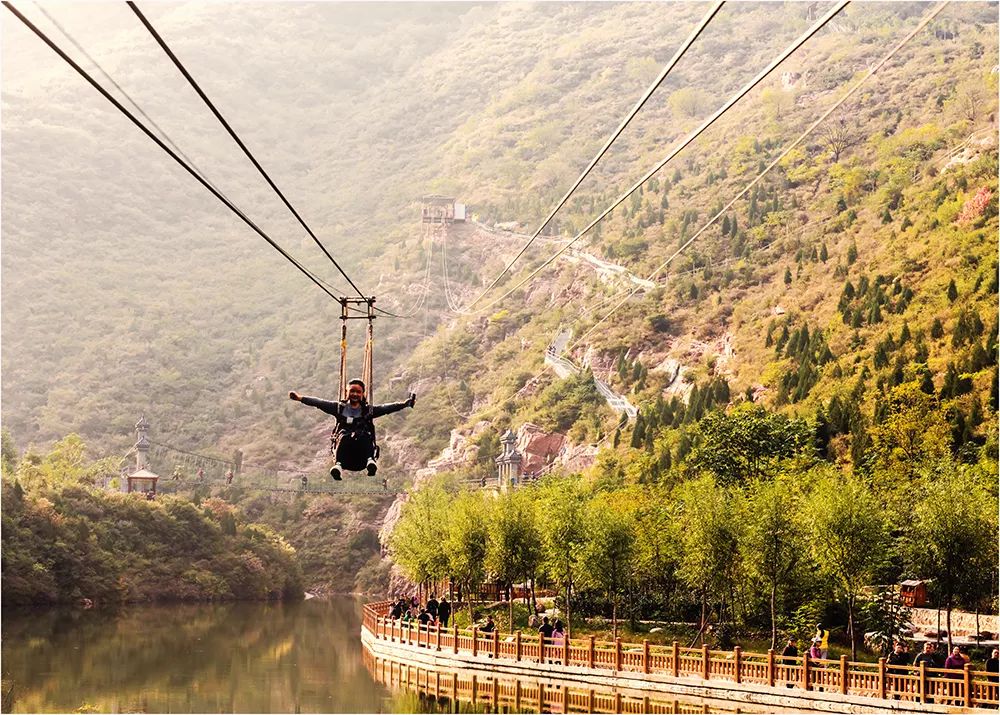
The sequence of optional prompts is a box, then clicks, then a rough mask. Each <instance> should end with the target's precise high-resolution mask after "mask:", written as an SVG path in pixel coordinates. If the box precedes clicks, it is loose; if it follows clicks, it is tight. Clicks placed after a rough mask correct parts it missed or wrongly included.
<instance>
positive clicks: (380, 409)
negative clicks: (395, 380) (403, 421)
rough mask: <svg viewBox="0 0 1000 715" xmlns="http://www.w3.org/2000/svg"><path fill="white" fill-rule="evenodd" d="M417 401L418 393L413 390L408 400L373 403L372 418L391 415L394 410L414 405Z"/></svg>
mask: <svg viewBox="0 0 1000 715" xmlns="http://www.w3.org/2000/svg"><path fill="white" fill-rule="evenodd" d="M416 402H417V394H416V393H415V392H411V393H410V397H409V399H407V400H406V402H389V403H386V404H384V405H372V419H374V418H376V417H382V416H384V415H391V414H392V413H393V412H399V411H400V410H401V409H403V408H404V407H413V405H414V404H416Z"/></svg>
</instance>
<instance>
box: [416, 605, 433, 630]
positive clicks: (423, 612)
mask: <svg viewBox="0 0 1000 715" xmlns="http://www.w3.org/2000/svg"><path fill="white" fill-rule="evenodd" d="M417 620H418V621H420V625H421V626H427V624H429V623H430V622H431V614H429V613H428V612H427V609H426V608H421V609H420V613H418V614H417Z"/></svg>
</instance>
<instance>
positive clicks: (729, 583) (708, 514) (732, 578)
mask: <svg viewBox="0 0 1000 715" xmlns="http://www.w3.org/2000/svg"><path fill="white" fill-rule="evenodd" d="M737 494H738V492H735V491H730V490H727V489H725V488H720V487H719V486H718V485H717V484H716V482H715V480H714V479H713V478H712V477H711V476H710V475H704V476H701V477H698V478H696V479H692V480H689V481H686V482H683V483H682V484H681V485H679V486H678V488H677V490H676V491H675V493H674V496H675V499H676V501H677V508H678V514H677V516H676V519H677V522H678V534H679V537H680V539H679V540H680V552H681V557H680V568H679V569H678V575H679V576H680V579H681V581H682V582H683V583H684V584H685V585H687V586H688V588H690V589H691V590H692V591H693V592H694V593H695V594H696V596H697V598H698V601H699V602H700V604H701V617H700V622H699V626H700V627H699V636H700V637H701V638H702V641H703V642H704V633H705V628H706V627H707V626H708V618H709V606H710V600H711V597H712V595H713V594H714V595H715V596H716V605H717V606H718V613H719V622H720V623H724V622H725V621H726V615H727V609H726V605H727V602H728V603H729V604H731V603H732V602H733V600H734V598H733V593H734V589H735V584H736V583H737V581H738V580H739V575H740V569H741V560H740V558H739V556H740V554H739V544H740V533H739V530H740V528H741V526H742V524H743V521H742V519H741V516H742V515H741V514H740V513H739V509H738V507H737V504H736V497H737Z"/></svg>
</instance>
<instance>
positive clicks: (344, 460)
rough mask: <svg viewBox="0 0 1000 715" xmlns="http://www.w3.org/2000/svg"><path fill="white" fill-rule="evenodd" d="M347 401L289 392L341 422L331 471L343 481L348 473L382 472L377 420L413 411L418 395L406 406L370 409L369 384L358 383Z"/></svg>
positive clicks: (351, 384)
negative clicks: (379, 466)
mask: <svg viewBox="0 0 1000 715" xmlns="http://www.w3.org/2000/svg"><path fill="white" fill-rule="evenodd" d="M347 388H348V389H347V399H346V400H340V401H331V400H323V399H320V398H318V397H307V396H305V395H300V394H299V393H297V392H289V393H288V397H289V398H290V399H292V400H295V401H296V402H301V403H302V404H303V405H309V406H310V407H316V408H318V409H320V410H323V412H325V413H327V414H328V415H333V416H334V417H335V418H336V420H337V427H336V428H335V429H334V432H333V435H332V437H331V445H330V449H331V451H332V452H333V453H334V455H335V460H336V461H335V463H334V465H333V467H331V468H330V476H331V477H333V478H334V479H336V480H337V481H339V480H340V479H341V478H342V477H343V472H344V470H345V469H346V470H347V471H350V472H360V471H361V470H363V469H364V470H367V471H368V476H375V473H376V472H377V471H378V462H377V460H378V457H379V447H378V443H377V442H376V441H375V422H374V421H375V419H376V418H378V417H383V416H385V415H389V414H392V413H393V412H399V411H400V410H402V409H403V408H404V407H413V405H414V404H415V403H416V401H417V395H416V393H413V392H411V393H410V397H409V399H408V400H406V401H405V402H390V403H388V404H385V405H369V404H368V401H367V400H366V399H365V383H364V381H362V380H358V379H354V380H351V381H350V382H349V383H347Z"/></svg>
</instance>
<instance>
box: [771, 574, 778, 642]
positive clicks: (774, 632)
mask: <svg viewBox="0 0 1000 715" xmlns="http://www.w3.org/2000/svg"><path fill="white" fill-rule="evenodd" d="M777 595H778V586H777V584H774V583H772V584H771V649H772V650H773V649H775V648H777V647H778V621H777V618H776V617H775V615H774V602H775V601H776V600H777Z"/></svg>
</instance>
